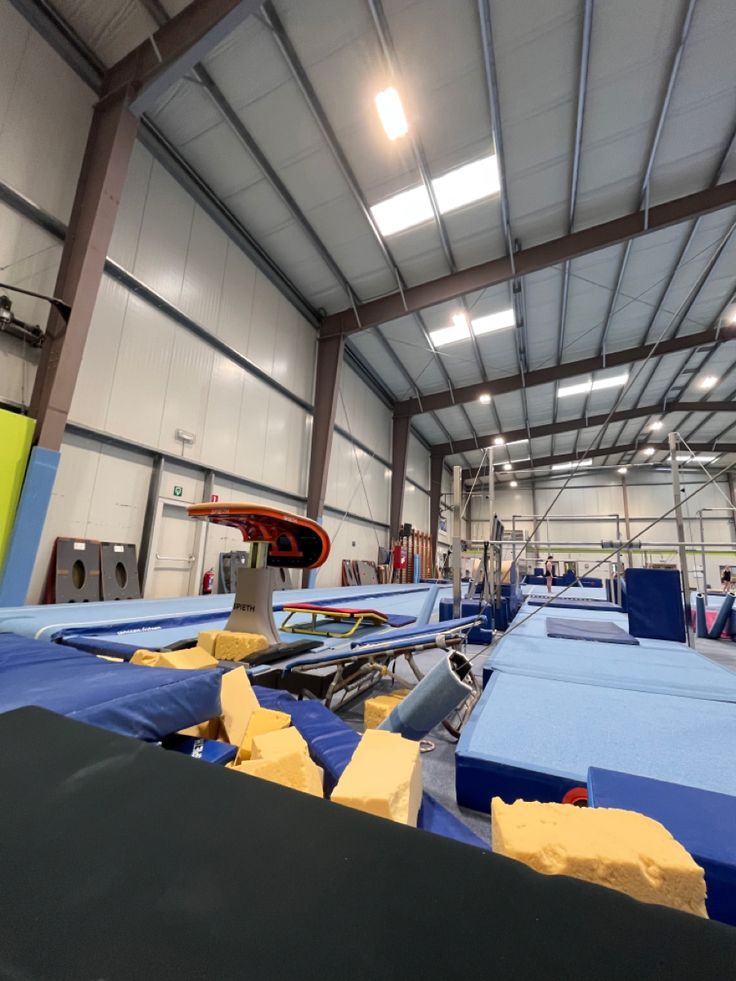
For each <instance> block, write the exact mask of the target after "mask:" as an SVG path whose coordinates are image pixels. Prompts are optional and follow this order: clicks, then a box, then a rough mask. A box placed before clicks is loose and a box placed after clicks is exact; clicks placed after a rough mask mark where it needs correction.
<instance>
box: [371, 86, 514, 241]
mask: <svg viewBox="0 0 736 981" xmlns="http://www.w3.org/2000/svg"><path fill="white" fill-rule="evenodd" d="M386 91H389V90H386ZM379 94H383V93H379ZM377 104H378V103H376V105H377ZM499 187H500V184H499V179H498V166H497V165H496V157H495V155H494V154H491V155H490V156H488V157H481V159H480V160H474V161H473V162H472V163H469V164H464V165H463V166H462V167H456V168H455V169H454V170H450V171H448V172H447V173H446V174H443V175H442V176H441V177H436V178H435V179H434V180H433V181H432V189H433V190H434V193H435V196H436V198H437V207H438V208H439V210H440V212H441V214H446V213H447V212H448V211H455V210H456V209H457V208H463V207H464V206H465V205H467V204H472V203H473V202H474V201H480V200H481V199H482V198H487V197H490V195H492V194H497V193H498V190H499ZM371 213H372V215H373V217H374V218H375V219H376V224H377V225H378V229H379V231H380V232H381V234H382V235H396V234H397V233H398V232H403V231H404V230H405V229H407V228H413V227H414V226H415V225H421V224H422V223H423V222H425V221H431V220H432V218H433V213H432V204H431V202H430V200H429V194H428V193H427V188H426V187H425V186H424V184H420V185H419V186H418V187H412V188H409V190H408V191H401V192H400V193H399V194H394V195H393V197H390V198H386V200H385V201H379V203H378V204H374V205H373V206H372V207H371Z"/></svg>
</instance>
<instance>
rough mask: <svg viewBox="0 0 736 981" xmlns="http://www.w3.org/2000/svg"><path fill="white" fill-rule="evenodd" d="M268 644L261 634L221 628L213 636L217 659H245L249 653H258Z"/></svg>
mask: <svg viewBox="0 0 736 981" xmlns="http://www.w3.org/2000/svg"><path fill="white" fill-rule="evenodd" d="M269 646H270V645H269V642H268V640H267V639H266V638H265V637H264V636H263V634H248V633H237V632H235V631H233V630H222V631H220V633H218V635H217V637H216V638H215V650H214V656H215V657H216V658H217V660H218V661H246V660H247V659H248V658H249V657H250V656H251V655H253V654H260V652H261V651H265V650H266V648H267V647H269Z"/></svg>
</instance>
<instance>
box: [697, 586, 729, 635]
mask: <svg viewBox="0 0 736 981" xmlns="http://www.w3.org/2000/svg"><path fill="white" fill-rule="evenodd" d="M734 598H735V597H734V596H733V595H732V594H731V593H729V594H728V596H726V598H725V599H724V601H723V602H722V603H721V608H720V610H719V611H718V616H717V617H716V620H715V623H714V624H713V626H712V627H711V628H710V630H709V631H708V637H709V638H710V639H711V640H718V639H719V638H720V636H721V634H722V633H723V631H724V630H725V628H726V624H727V623H728V621H729V620H730V619H731V609H732V608H733V601H734ZM696 602H697V600H696ZM703 616H705V613H703ZM698 636H700V635H698Z"/></svg>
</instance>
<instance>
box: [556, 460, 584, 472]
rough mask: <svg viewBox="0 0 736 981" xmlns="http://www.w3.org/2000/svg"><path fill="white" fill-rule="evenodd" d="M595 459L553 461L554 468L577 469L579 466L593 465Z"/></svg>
mask: <svg viewBox="0 0 736 981" xmlns="http://www.w3.org/2000/svg"><path fill="white" fill-rule="evenodd" d="M592 466H593V461H592V460H591V459H587V460H574V461H573V462H572V463H553V464H552V469H553V470H577V468H578V467H592Z"/></svg>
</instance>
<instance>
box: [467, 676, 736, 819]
mask: <svg viewBox="0 0 736 981" xmlns="http://www.w3.org/2000/svg"><path fill="white" fill-rule="evenodd" d="M734 745H736V705H735V704H733V703H730V702H715V701H712V702H711V701H705V700H703V699H697V698H681V697H678V696H676V695H657V694H652V693H651V692H639V691H628V690H623V689H618V688H599V687H597V686H594V685H575V684H569V683H567V682H562V681H549V680H547V679H541V678H529V677H524V676H521V675H510V674H502V673H501V672H495V673H494V674H493V675H492V677H491V680H490V682H489V683H488V685H487V686H486V688H485V691H484V692H483V695H482V696H481V699H480V701H479V702H478V704H477V705H476V707H475V709H474V710H473V713H472V715H471V717H470V719H469V721H468V723H467V724H466V726H465V728H464V730H463V733H462V735H461V737H460V742H459V743H458V747H457V752H456V758H455V759H456V789H457V801H458V803H459V804H461V805H463V806H465V807H473V808H475V809H476V810H479V811H485V812H487V810H488V807H489V805H490V800H491V798H492V797H493V796H494V795H497V796H499V797H502V798H503V799H504V800H505V801H507V802H509V803H513V801H515V800H516V799H517V798H522V799H525V800H539V801H560V800H562V797H563V796H564V794H565V793H566V792H567V791H568V790H570V789H571V788H572V787H577V786H580V785H584V784H585V781H586V778H587V775H588V768H589V767H591V766H597V767H603V768H605V769H608V770H621V771H623V772H625V773H636V774H640V775H641V776H646V777H652V778H654V779H656V780H668V781H670V782H672V783H681V784H685V785H689V786H692V787H700V788H701V789H703V790H712V791H716V792H717V793H722V794H730V795H734V794H736V754H734V753H732V752H730V751H729V749H728V748H730V747H732V746H734Z"/></svg>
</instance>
